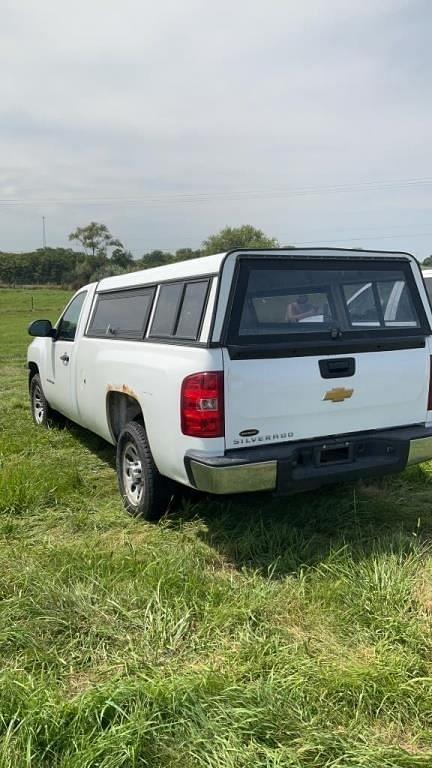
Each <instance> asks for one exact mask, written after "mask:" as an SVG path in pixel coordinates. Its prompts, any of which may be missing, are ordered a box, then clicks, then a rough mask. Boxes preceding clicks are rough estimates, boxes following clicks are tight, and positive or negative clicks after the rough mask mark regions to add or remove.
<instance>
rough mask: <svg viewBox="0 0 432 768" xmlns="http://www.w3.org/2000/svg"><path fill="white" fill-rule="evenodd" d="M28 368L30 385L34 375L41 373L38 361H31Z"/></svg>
mask: <svg viewBox="0 0 432 768" xmlns="http://www.w3.org/2000/svg"><path fill="white" fill-rule="evenodd" d="M28 369H29V377H28V383H29V387H30V384H31V380H32V378H33V376H36V374H37V373H39V368H38V367H37V365H36V363H29V364H28Z"/></svg>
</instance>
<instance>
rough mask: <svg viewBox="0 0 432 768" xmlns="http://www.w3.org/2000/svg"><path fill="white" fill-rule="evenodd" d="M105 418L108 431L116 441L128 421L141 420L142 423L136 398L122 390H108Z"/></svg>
mask: <svg viewBox="0 0 432 768" xmlns="http://www.w3.org/2000/svg"><path fill="white" fill-rule="evenodd" d="M107 419H108V426H109V428H110V432H111V434H112V436H113V438H114V440H115V441H116V442H117V438H118V436H119V434H120V432H121V431H122V429H123V427H124V426H125V425H126V424H127V423H128V421H142V422H143V423H144V417H143V413H142V410H141V406H140V404H139V402H138V400H136V399H135V398H134V397H131V395H126V394H125V393H124V392H108V396H107Z"/></svg>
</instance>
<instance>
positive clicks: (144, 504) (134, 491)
mask: <svg viewBox="0 0 432 768" xmlns="http://www.w3.org/2000/svg"><path fill="white" fill-rule="evenodd" d="M116 463H117V478H118V483H119V488H120V493H121V496H122V499H123V504H124V506H125V507H126V509H127V511H128V512H129V514H130V515H132V516H133V517H143V518H145V519H146V520H156V519H157V518H159V517H161V515H163V514H164V512H166V511H167V508H168V504H169V502H170V499H171V496H172V489H171V483H170V481H169V480H168V479H167V478H165V477H163V476H162V475H161V474H160V473H159V472H158V470H157V468H156V465H155V463H154V461H153V457H152V455H151V451H150V446H149V444H148V440H147V435H146V431H145V429H144V426H143V425H142V424H140V423H139V422H137V421H130V422H129V423H128V424H126V426H125V427H124V429H123V430H122V431H121V433H120V436H119V439H118V443H117V462H116Z"/></svg>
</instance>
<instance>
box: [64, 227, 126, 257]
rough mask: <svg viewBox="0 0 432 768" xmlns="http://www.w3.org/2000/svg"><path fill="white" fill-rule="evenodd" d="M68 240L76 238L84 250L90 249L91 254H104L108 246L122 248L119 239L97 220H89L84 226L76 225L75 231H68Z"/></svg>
mask: <svg viewBox="0 0 432 768" xmlns="http://www.w3.org/2000/svg"><path fill="white" fill-rule="evenodd" d="M69 240H78V242H79V243H81V245H82V246H83V248H84V250H85V252H86V253H87V252H88V251H91V255H92V256H95V254H98V255H104V256H106V253H107V249H108V248H109V247H117V248H123V245H122V243H121V242H120V240H117V239H116V238H114V237H113V236H112V234H111V232H110V231H109V229H108V227H107V226H106V225H105V224H98V223H97V221H91V222H90V224H87V226H86V227H77V229H76V230H75V232H71V233H70V235H69Z"/></svg>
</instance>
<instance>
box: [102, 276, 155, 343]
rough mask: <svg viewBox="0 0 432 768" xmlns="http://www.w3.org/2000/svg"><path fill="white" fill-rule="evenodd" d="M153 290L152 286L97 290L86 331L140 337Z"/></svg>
mask: <svg viewBox="0 0 432 768" xmlns="http://www.w3.org/2000/svg"><path fill="white" fill-rule="evenodd" d="M154 294H155V288H154V287H151V288H140V289H139V290H127V291H114V292H112V293H100V294H99V295H98V298H97V302H96V307H95V310H94V312H93V317H92V319H91V322H90V326H89V329H88V334H87V335H88V336H99V337H100V336H104V337H107V338H116V339H142V338H143V336H144V333H145V329H146V326H147V321H148V318H149V314H150V309H151V305H152V301H153V297H154Z"/></svg>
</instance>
